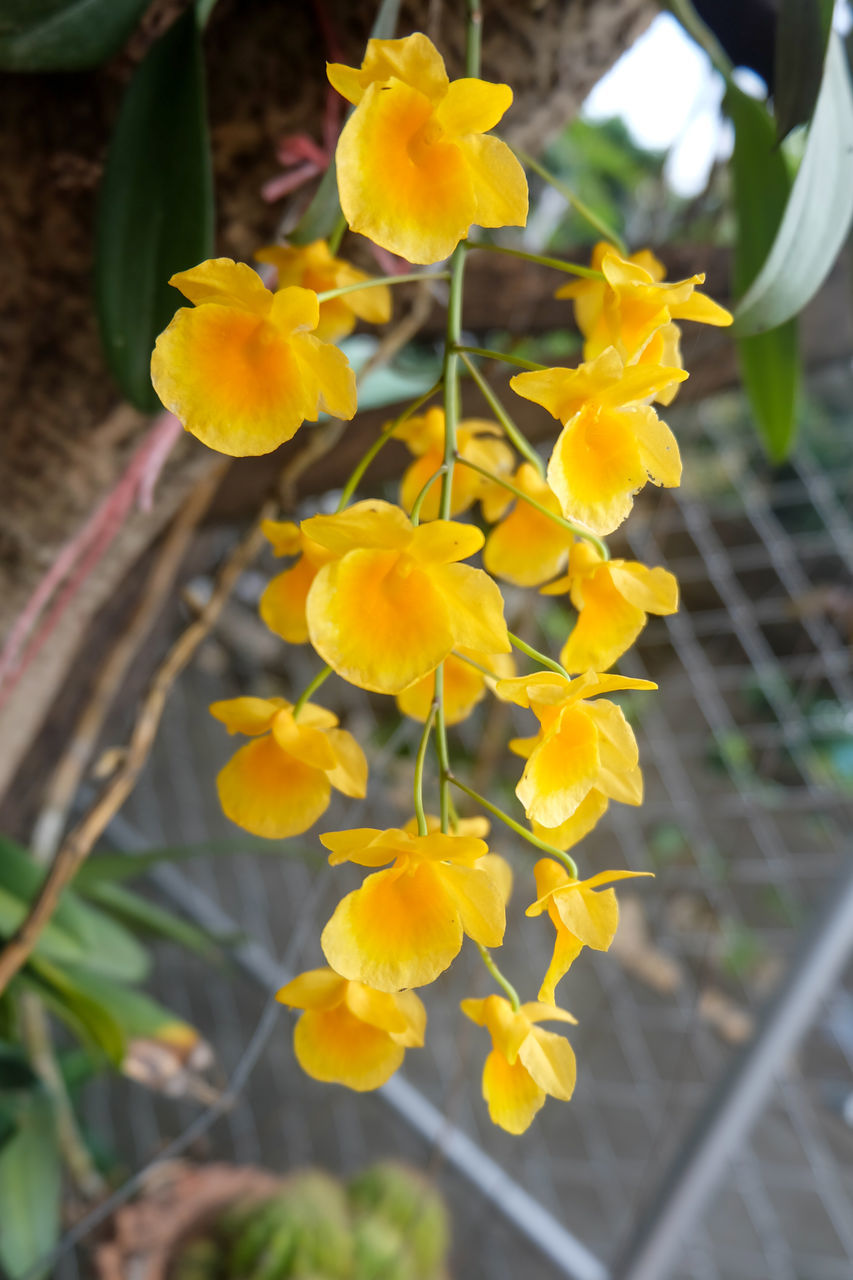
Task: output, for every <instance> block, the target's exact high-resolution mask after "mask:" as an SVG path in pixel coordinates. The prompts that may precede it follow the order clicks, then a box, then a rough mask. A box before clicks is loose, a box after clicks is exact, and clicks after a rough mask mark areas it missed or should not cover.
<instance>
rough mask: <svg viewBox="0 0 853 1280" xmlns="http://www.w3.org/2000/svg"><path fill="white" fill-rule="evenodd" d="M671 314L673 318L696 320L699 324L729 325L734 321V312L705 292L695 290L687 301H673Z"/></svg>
mask: <svg viewBox="0 0 853 1280" xmlns="http://www.w3.org/2000/svg"><path fill="white" fill-rule="evenodd" d="M669 311H670V315H671V316H672V318H673V320H695V321H697V322H698V323H699V324H713V325H723V326H725V325H729V324H731V323H732V318H733V317H732V314H731V312H730V311H726V309H725V307H721V306H720V304H719V303H718V302H714V300H713V299H712V298H709V297H708V296H707V295H706V294H704V293H699V292H698V291H696V290H694V291H693V293H691V295H690V297H689V298H688V299H687V300H686V301H685V302H675V303H672V304H671V306H670V308H669Z"/></svg>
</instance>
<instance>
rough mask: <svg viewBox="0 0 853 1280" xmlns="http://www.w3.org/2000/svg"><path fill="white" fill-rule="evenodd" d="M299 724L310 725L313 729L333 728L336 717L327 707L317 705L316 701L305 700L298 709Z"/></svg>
mask: <svg viewBox="0 0 853 1280" xmlns="http://www.w3.org/2000/svg"><path fill="white" fill-rule="evenodd" d="M298 720H299V723H300V724H308V725H311V727H312V728H313V729H334V727H335V725H336V724H337V723H338V717H337V716H336V715H335V713H334V711H329V709H328V707H321V706H318V705H317V703H316V702H305V703H303V705H302V706H301V708H300V710H299V716H298Z"/></svg>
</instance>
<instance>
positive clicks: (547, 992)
mask: <svg viewBox="0 0 853 1280" xmlns="http://www.w3.org/2000/svg"><path fill="white" fill-rule="evenodd" d="M582 951H583V943H582V942H581V941H580V939H579V938H576V937H575V936H574V934H571V933H569V932H568V931H567V930H566V929H558V930H557V936H556V937H555V939H554V950H553V952H552V955H551V960H550V963H549V965H548V969H547V971H546V973H545V977H544V978H543V979H542V986H541V987H540V988H539V999H540V1000H547V1001H549V1002H551V1001H553V999H554V988H555V987H556V985H557V983H558V982H559V981H560V979H561V978H564V977H565V975H566V974H567V973H568V972H569V969H570V968H571V967H572V965H573V964H574V962H575V961H576V960H577V958H578V956H579V955H580V953H581V952H582Z"/></svg>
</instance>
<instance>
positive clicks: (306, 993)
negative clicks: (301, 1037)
mask: <svg viewBox="0 0 853 1280" xmlns="http://www.w3.org/2000/svg"><path fill="white" fill-rule="evenodd" d="M346 988H347V982H346V979H345V978H342V977H341V976H340V974H339V973H335V972H334V970H332V969H309V970H308V972H307V973H300V974H299V976H298V977H296V978H292V979H291V981H290V982H287V983H285V985H284V986H283V987H282V988H281V990H280V991H277V992H276V996H275V998H276V1000H278V1001H279V1003H280V1004H287V1005H290V1006H291V1007H292V1008H296V1009H334V1007H335V1006H336V1005H338V1004H340V1003H341V1001H342V1000H343V999H344V996H345V995H346Z"/></svg>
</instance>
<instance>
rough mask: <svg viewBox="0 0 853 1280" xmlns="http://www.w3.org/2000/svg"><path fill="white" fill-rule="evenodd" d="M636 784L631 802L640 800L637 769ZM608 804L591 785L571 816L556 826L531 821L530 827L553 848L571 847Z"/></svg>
mask: <svg viewBox="0 0 853 1280" xmlns="http://www.w3.org/2000/svg"><path fill="white" fill-rule="evenodd" d="M636 785H637V787H638V792H637V798H636V799H635V800H632V801H630V803H631V804H639V803H640V801H641V800H642V789H641V787H642V779H641V777H640V773H639V770H637V776H636ZM621 799H622V800H623V802H624V800H625V797H624V796H622V797H621ZM609 806H610V800H609V799H608V797H607V796H606V795H605V794H604V792H603V791H598V790H596V788H595V787H593V788H592V790H591V791H589V792H588V794H587V795H586V797H585V798H584V799H583V800H581V802H580V804H579V805H578V807H577V809H575V811H574V813H573V814H572V815H571V817H568V818H566V820H565V822H561V823H560V825H559V826H558V827H543V826H542V824H541V823H539V822H531V824H530V829H531V831H532V832H533V834H534V835H535V836H538V837H539V839H540V840H545V841H547V843H548V844H550V845H553V847H554V848H555V849H564V850H565V849H571V848H573V847H574V845H576V844H577V843H578V841H580V840H583V838H584V836H588V835H589V833H590V831H592V830H593V828H594V827H596V826H597V825H598V823H599V821H600V820H601V819H602V818H603V817H604V815H605V813H606V812H607V810H608V808H609Z"/></svg>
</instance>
